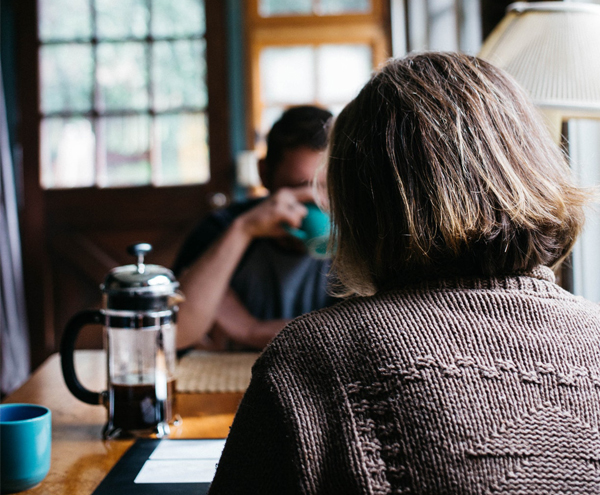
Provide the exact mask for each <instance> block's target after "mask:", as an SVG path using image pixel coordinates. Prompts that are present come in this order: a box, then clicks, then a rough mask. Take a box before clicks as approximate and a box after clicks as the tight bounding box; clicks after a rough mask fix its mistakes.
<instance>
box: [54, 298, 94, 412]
mask: <svg viewBox="0 0 600 495" xmlns="http://www.w3.org/2000/svg"><path fill="white" fill-rule="evenodd" d="M103 319H104V315H103V314H102V312H101V311H99V310H97V309H86V310H84V311H80V312H79V313H77V314H75V315H74V316H73V317H72V318H71V319H70V320H69V322H68V323H67V326H66V327H65V331H64V333H63V336H62V340H61V342H60V362H61V366H62V373H63V377H64V379H65V383H66V384H67V388H68V389H69V391H70V392H71V393H72V394H73V395H74V396H75V397H77V398H78V399H79V400H80V401H82V402H85V403H86V404H93V405H97V404H102V403H103V402H104V401H103V394H102V393H100V392H92V391H91V390H88V389H87V388H85V387H84V386H83V385H82V384H81V382H80V381H79V379H78V378H77V374H76V373H75V362H74V352H75V342H76V340H77V336H78V335H79V332H80V330H81V329H82V328H83V327H84V326H85V325H94V324H102V323H103Z"/></svg>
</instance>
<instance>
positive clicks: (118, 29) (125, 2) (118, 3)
mask: <svg viewBox="0 0 600 495" xmlns="http://www.w3.org/2000/svg"><path fill="white" fill-rule="evenodd" d="M148 20H149V12H148V4H147V2H146V0H96V29H97V33H98V38H100V40H102V39H103V38H112V39H119V38H128V37H134V38H143V37H146V36H147V35H148Z"/></svg>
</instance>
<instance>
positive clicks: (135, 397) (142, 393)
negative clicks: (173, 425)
mask: <svg viewBox="0 0 600 495" xmlns="http://www.w3.org/2000/svg"><path fill="white" fill-rule="evenodd" d="M124 381H126V382H127V381H129V380H124ZM129 382H130V381H129ZM110 393H111V394H112V398H111V399H112V400H111V403H112V407H113V425H114V427H115V428H121V429H123V430H132V431H134V430H145V429H147V428H151V427H153V426H156V425H157V424H158V423H161V422H168V421H169V420H170V419H171V418H172V417H173V416H174V409H175V408H174V405H175V404H174V397H175V380H169V381H167V399H166V400H160V399H157V397H156V388H155V386H154V384H144V383H141V384H129V383H128V384H118V383H115V384H113V385H112V390H111V392H110Z"/></svg>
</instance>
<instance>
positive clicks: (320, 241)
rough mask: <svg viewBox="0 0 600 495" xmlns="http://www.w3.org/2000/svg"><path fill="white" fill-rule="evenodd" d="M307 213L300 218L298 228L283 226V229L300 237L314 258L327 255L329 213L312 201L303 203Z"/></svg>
mask: <svg viewBox="0 0 600 495" xmlns="http://www.w3.org/2000/svg"><path fill="white" fill-rule="evenodd" d="M304 206H306V209H307V210H308V213H307V214H306V216H305V217H304V219H303V220H302V225H300V228H299V229H295V228H294V227H290V226H285V227H284V228H285V230H286V231H287V232H288V233H289V234H291V235H293V236H294V237H296V238H297V239H300V240H301V241H302V242H303V243H304V245H305V246H306V249H307V250H308V253H309V254H310V255H311V256H313V257H314V258H326V257H328V253H327V246H328V244H329V230H330V220H329V215H327V213H325V212H324V211H323V210H321V209H320V208H319V207H318V206H317V205H316V204H314V203H304Z"/></svg>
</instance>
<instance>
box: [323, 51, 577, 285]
mask: <svg viewBox="0 0 600 495" xmlns="http://www.w3.org/2000/svg"><path fill="white" fill-rule="evenodd" d="M329 154H330V156H329V162H328V171H327V185H328V194H329V203H330V208H331V213H332V219H333V223H334V229H333V239H332V246H334V247H335V257H334V264H333V267H334V271H335V273H336V275H337V276H338V277H339V278H340V280H341V281H342V283H343V284H344V285H345V287H346V288H347V291H346V293H355V294H361V295H369V294H373V293H374V292H377V291H379V290H385V289H391V288H397V287H400V286H403V285H405V284H409V283H413V282H416V281H419V280H423V279H428V278H440V277H453V276H477V277H481V276H485V277H487V276H492V277H493V276H501V275H505V274H509V273H518V272H527V271H530V270H531V269H533V268H534V267H535V266H537V265H546V266H554V265H556V264H557V263H559V262H560V261H562V260H563V259H564V257H565V256H566V255H567V254H568V253H569V251H570V250H571V248H572V246H573V244H574V242H575V239H576V238H577V236H578V234H579V232H580V230H581V228H582V224H583V219H584V213H583V206H584V204H585V203H586V202H587V201H588V199H589V193H588V192H586V191H584V190H582V189H580V188H578V187H577V186H576V185H574V183H573V182H572V179H571V176H570V173H569V169H568V166H567V163H566V160H565V157H564V156H563V154H562V152H561V151H560V149H559V147H558V146H557V145H556V144H555V143H554V142H553V141H552V139H551V137H550V133H549V132H548V130H547V128H546V127H545V126H544V124H543V122H542V121H541V119H540V117H539V115H538V112H537V110H536V109H535V108H534V107H533V105H532V104H531V102H530V101H529V98H528V97H527V96H526V95H525V93H524V91H523V90H522V89H521V88H520V87H519V86H518V85H517V83H516V82H514V80H513V79H512V78H511V77H510V76H509V75H508V74H506V73H505V72H503V71H502V70H500V69H498V68H496V67H494V66H493V65H491V64H489V63H487V62H485V61H483V60H480V59H477V58H475V57H470V56H467V55H462V54H458V53H441V52H429V53H422V54H417V55H413V56H409V57H406V58H403V59H396V60H392V61H390V62H389V63H388V64H387V65H386V66H384V67H383V68H382V69H381V70H380V71H379V72H377V73H375V74H374V75H373V77H372V78H371V80H370V81H369V82H368V83H367V84H366V86H365V87H364V88H363V89H362V90H361V92H360V93H359V95H358V96H357V97H356V98H355V99H354V100H353V101H352V102H351V103H349V104H348V105H347V106H346V108H345V109H344V110H343V111H342V112H341V114H340V115H339V116H338V117H337V120H336V122H335V124H334V127H333V130H332V134H331V143H330V152H329Z"/></svg>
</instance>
